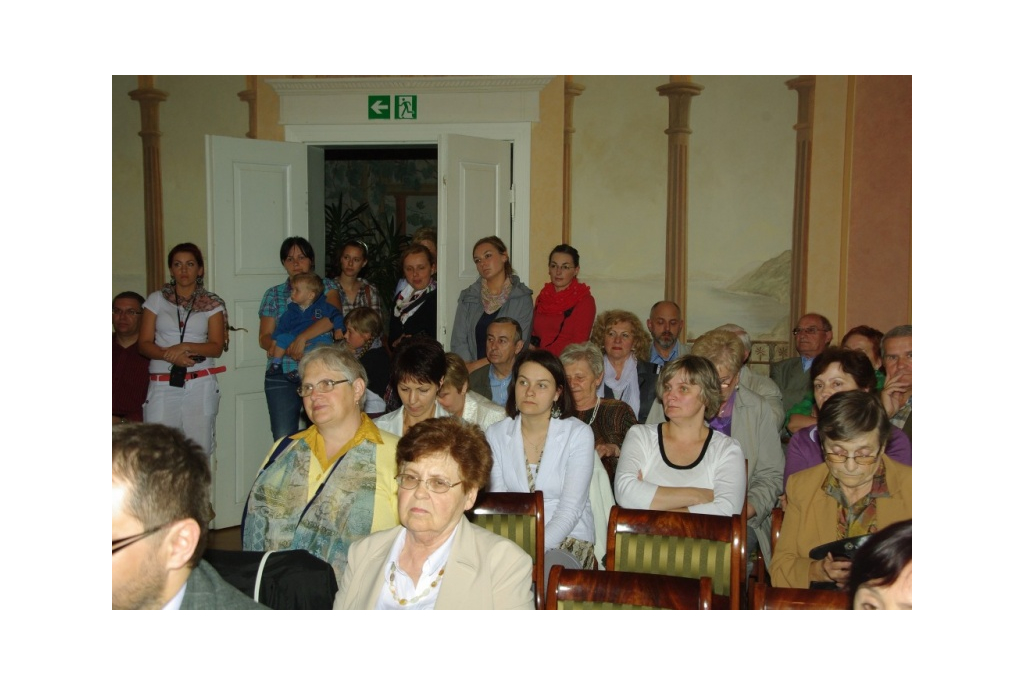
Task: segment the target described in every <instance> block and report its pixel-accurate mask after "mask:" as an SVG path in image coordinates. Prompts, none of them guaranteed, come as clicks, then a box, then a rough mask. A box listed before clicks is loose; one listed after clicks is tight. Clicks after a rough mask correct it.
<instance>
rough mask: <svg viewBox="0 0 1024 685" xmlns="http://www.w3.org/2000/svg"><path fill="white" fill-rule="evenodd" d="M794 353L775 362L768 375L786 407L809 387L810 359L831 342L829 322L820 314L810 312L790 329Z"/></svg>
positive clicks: (807, 391)
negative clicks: (794, 354) (777, 387)
mask: <svg viewBox="0 0 1024 685" xmlns="http://www.w3.org/2000/svg"><path fill="white" fill-rule="evenodd" d="M793 337H794V338H795V339H796V351H797V353H798V355H797V356H796V357H790V358H789V359H783V360H782V361H781V362H775V363H774V364H772V365H771V368H770V369H769V371H768V376H769V377H770V378H771V379H772V380H773V381H775V384H776V385H777V386H779V390H781V391H782V407H783V409H784V410H785V411H789V410H790V409H791V408H792V407H793V405H794V404H796V403H797V402H799V401H800V400H801V399H803V397H804V395H805V394H807V393H809V392H810V390H811V373H810V370H811V362H813V361H814V358H815V357H817V356H818V355H819V354H821V353H822V352H823V351H824V350H825V348H826V347H828V345H829V343H831V342H832V324H831V323H830V322H829V320H828V319H826V318H825V317H824V316H822V315H821V314H815V313H814V312H809V313H807V314H804V315H803V316H801V317H800V321H798V322H797V324H796V328H794V329H793Z"/></svg>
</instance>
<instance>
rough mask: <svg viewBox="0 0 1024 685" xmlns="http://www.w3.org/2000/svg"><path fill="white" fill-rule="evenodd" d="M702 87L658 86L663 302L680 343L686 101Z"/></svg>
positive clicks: (685, 81)
mask: <svg viewBox="0 0 1024 685" xmlns="http://www.w3.org/2000/svg"><path fill="white" fill-rule="evenodd" d="M703 90H704V86H702V85H699V84H697V83H694V82H693V81H692V80H691V77H689V76H670V77H669V83H667V84H665V85H663V86H658V93H659V94H660V95H664V96H665V97H667V98H668V128H667V129H665V133H666V134H668V206H667V212H666V214H667V219H666V225H665V299H666V300H672V301H673V302H676V303H678V304H679V309H680V311H681V313H682V320H683V327H682V330H681V331H680V332H679V336H680V340H686V206H687V168H688V166H689V164H688V163H689V154H690V149H689V146H690V134H691V133H692V132H693V131H691V130H690V101H691V100H692V99H693V98H694V97H696V96H698V95H700V94H701V91H703Z"/></svg>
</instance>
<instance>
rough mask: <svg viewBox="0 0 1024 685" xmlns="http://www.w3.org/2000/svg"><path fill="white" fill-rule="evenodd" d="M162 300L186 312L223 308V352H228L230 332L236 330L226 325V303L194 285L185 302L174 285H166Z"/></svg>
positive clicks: (200, 286) (201, 287)
mask: <svg viewBox="0 0 1024 685" xmlns="http://www.w3.org/2000/svg"><path fill="white" fill-rule="evenodd" d="M160 294H161V295H163V297H164V299H165V300H167V301H168V302H170V303H171V304H173V305H174V306H176V307H179V306H180V307H181V308H183V309H184V310H185V311H186V312H210V311H213V310H214V309H216V308H217V307H223V308H224V351H225V352H227V351H228V341H229V340H230V338H231V331H233V330H237V329H233V328H231V326H230V325H229V324H228V305H227V303H226V302H225V301H224V300H223V299H222V298H221V297H220V296H219V295H217V294H215V293H211V292H210V291H209V290H207V289H206V288H204V287H203V286H202V285H200V284H198V283H197V284H196V290H195V292H194V293H192V297H190V298H189V299H188V300H187V301H185V302H182V301H181V298H180V297H178V292H177V290H176V289H175V285H174V283H168V284H167V285H165V286H164V289H163V290H161V291H160Z"/></svg>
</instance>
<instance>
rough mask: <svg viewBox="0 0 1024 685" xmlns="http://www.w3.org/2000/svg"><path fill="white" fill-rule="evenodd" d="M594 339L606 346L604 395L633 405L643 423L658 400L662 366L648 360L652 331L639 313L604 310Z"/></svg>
mask: <svg viewBox="0 0 1024 685" xmlns="http://www.w3.org/2000/svg"><path fill="white" fill-rule="evenodd" d="M590 342H592V343H594V344H595V345H597V346H598V347H600V348H602V349H603V350H604V390H603V396H604V397H605V398H607V399H609V400H621V401H623V402H625V403H626V404H628V405H629V407H630V409H632V410H633V413H634V414H636V418H637V420H638V421H639V422H640V423H643V422H644V421H646V420H647V414H648V413H650V411H651V405H652V404H654V395H655V387H654V386H655V385H656V384H657V382H658V367H657V365H655V364H652V363H651V362H649V361H646V360H647V358H648V356H647V355H648V354H649V353H650V349H651V334H650V333H649V332H648V331H647V328H646V327H644V325H643V324H641V323H640V319H638V318H637V317H636V314H633V313H632V312H627V311H625V310H623V309H612V310H609V311H606V312H601V314H600V315H599V316H598V317H597V320H596V321H595V322H594V330H593V331H592V332H591V334H590Z"/></svg>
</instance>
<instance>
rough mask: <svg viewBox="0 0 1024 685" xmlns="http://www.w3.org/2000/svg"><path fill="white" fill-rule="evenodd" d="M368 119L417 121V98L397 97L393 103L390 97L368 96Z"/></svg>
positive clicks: (411, 96) (409, 96) (412, 96)
mask: <svg viewBox="0 0 1024 685" xmlns="http://www.w3.org/2000/svg"><path fill="white" fill-rule="evenodd" d="M366 97H367V101H366V107H367V111H366V117H367V119H415V118H417V115H418V112H417V109H416V100H417V96H415V95H396V96H395V97H394V102H392V99H391V96H390V95H367V96H366Z"/></svg>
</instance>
